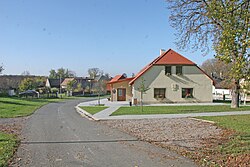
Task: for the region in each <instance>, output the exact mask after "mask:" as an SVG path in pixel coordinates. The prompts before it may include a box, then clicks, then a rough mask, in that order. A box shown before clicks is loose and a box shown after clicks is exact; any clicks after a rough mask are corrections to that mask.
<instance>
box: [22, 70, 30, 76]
mask: <svg viewBox="0 0 250 167" xmlns="http://www.w3.org/2000/svg"><path fill="white" fill-rule="evenodd" d="M21 75H24V76H29V75H30V72H29V71H28V70H25V71H24V72H22V73H21Z"/></svg>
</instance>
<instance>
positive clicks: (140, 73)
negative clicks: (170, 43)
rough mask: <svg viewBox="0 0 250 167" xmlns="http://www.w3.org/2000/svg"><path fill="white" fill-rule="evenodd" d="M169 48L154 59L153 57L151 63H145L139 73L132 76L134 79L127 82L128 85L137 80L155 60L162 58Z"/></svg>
mask: <svg viewBox="0 0 250 167" xmlns="http://www.w3.org/2000/svg"><path fill="white" fill-rule="evenodd" d="M170 50H171V49H168V51H166V52H163V53H162V54H161V55H160V56H158V57H157V58H156V59H154V60H153V61H152V62H151V63H149V64H148V65H146V66H145V67H144V68H143V69H142V70H141V71H140V72H139V73H137V74H136V76H135V77H134V79H133V80H132V81H130V82H129V85H132V84H133V83H134V82H135V80H137V79H138V78H139V77H140V76H142V74H144V73H145V72H146V71H148V70H149V69H150V68H151V67H152V66H153V65H154V63H155V62H157V60H159V59H160V58H162V57H163V56H164V55H165V54H167V53H168V52H169V51H170Z"/></svg>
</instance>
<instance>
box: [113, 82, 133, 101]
mask: <svg viewBox="0 0 250 167" xmlns="http://www.w3.org/2000/svg"><path fill="white" fill-rule="evenodd" d="M118 88H125V89H126V101H130V100H132V87H131V86H129V81H123V82H117V83H113V84H111V101H117V93H118V91H117V89H118ZM113 90H115V93H114V92H113Z"/></svg>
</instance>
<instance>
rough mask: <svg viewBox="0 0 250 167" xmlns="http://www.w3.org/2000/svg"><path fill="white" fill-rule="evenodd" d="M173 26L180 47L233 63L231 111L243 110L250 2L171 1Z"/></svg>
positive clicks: (247, 60) (231, 71) (213, 0)
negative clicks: (241, 98) (241, 92)
mask: <svg viewBox="0 0 250 167" xmlns="http://www.w3.org/2000/svg"><path fill="white" fill-rule="evenodd" d="M167 2H168V4H169V9H170V10H171V16H170V21H171V25H172V26H173V27H174V28H176V29H177V34H176V35H177V43H176V44H177V46H178V47H179V48H180V49H187V48H191V49H193V50H198V49H199V50H201V51H202V52H203V53H204V54H207V53H208V52H209V49H210V48H211V47H210V44H211V43H212V45H213V49H214V50H215V51H216V57H217V58H218V59H220V60H222V61H223V62H225V63H232V68H231V70H230V78H231V81H232V83H233V88H232V95H233V98H232V103H231V107H232V108H236V107H239V89H240V86H239V80H240V79H242V78H245V77H246V76H247V74H249V70H250V69H249V60H250V57H249V55H248V54H247V49H248V48H249V45H250V42H249V29H250V24H249V14H250V11H249V4H250V2H249V0H221V1H218V0H167Z"/></svg>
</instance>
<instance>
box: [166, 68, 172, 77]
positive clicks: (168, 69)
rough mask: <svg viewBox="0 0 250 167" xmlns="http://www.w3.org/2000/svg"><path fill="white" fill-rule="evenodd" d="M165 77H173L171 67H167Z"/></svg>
mask: <svg viewBox="0 0 250 167" xmlns="http://www.w3.org/2000/svg"><path fill="white" fill-rule="evenodd" d="M165 75H167V76H169V75H172V68H171V66H165Z"/></svg>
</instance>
